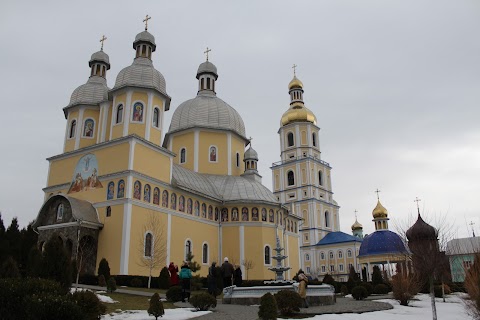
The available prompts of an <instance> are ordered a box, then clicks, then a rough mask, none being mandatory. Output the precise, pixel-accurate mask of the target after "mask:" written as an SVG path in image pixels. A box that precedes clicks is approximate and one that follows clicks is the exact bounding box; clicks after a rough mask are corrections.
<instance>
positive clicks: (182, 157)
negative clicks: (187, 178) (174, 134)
mask: <svg viewBox="0 0 480 320" xmlns="http://www.w3.org/2000/svg"><path fill="white" fill-rule="evenodd" d="M186 161H187V149H185V148H182V149H180V163H185V162H186Z"/></svg>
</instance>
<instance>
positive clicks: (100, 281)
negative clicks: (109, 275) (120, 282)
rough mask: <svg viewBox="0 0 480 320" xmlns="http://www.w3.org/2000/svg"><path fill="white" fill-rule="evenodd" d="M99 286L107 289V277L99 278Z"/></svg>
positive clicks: (101, 276)
mask: <svg viewBox="0 0 480 320" xmlns="http://www.w3.org/2000/svg"><path fill="white" fill-rule="evenodd" d="M98 285H99V286H100V287H106V286H107V281H105V277H104V276H103V274H101V275H99V276H98Z"/></svg>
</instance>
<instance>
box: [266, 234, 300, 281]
mask: <svg viewBox="0 0 480 320" xmlns="http://www.w3.org/2000/svg"><path fill="white" fill-rule="evenodd" d="M273 250H275V251H276V252H277V254H276V255H275V256H274V257H272V259H273V260H275V261H277V263H276V264H275V266H273V267H269V268H268V270H271V271H273V272H275V280H274V281H264V283H265V284H273V283H275V284H277V283H284V284H292V283H294V282H295V281H290V280H285V277H284V272H285V271H288V270H290V269H291V268H290V267H286V266H285V267H284V266H283V260H285V259H287V256H285V255H283V254H282V251H283V250H284V248H282V247H281V246H280V239H279V238H278V237H277V246H276V248H275V249H273Z"/></svg>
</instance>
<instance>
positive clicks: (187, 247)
mask: <svg viewBox="0 0 480 320" xmlns="http://www.w3.org/2000/svg"><path fill="white" fill-rule="evenodd" d="M190 254H192V241H190V240H187V241H186V242H185V260H187V257H188V256H189V255H190Z"/></svg>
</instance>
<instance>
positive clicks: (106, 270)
mask: <svg viewBox="0 0 480 320" xmlns="http://www.w3.org/2000/svg"><path fill="white" fill-rule="evenodd" d="M98 275H99V276H100V275H103V276H104V277H105V279H110V266H109V265H108V261H107V259H105V258H102V260H100V263H99V264H98Z"/></svg>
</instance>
